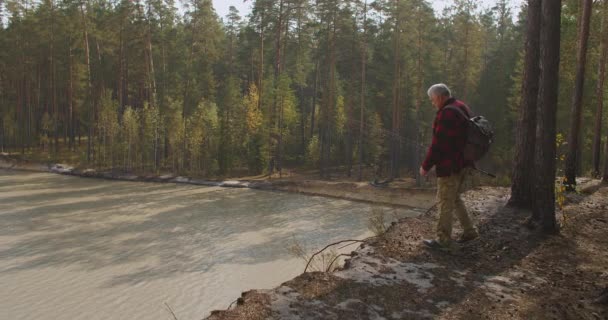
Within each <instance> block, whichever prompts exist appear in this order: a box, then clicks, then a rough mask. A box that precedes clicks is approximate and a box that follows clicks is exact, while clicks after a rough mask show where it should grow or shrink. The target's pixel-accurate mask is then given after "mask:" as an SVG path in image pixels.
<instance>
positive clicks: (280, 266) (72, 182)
mask: <svg viewBox="0 0 608 320" xmlns="http://www.w3.org/2000/svg"><path fill="white" fill-rule="evenodd" d="M370 212H371V207H370V205H365V204H361V203H354V202H350V201H345V200H335V199H328V198H321V197H309V196H302V195H295V194H287V193H279V192H264V191H256V190H249V189H226V188H216V187H199V186H188V185H176V184H153V183H134V182H115V181H106V180H96V179H84V178H76V177H68V176H59V175H53V174H45V173H23V172H12V171H2V170H0V313H1V314H2V315H1V316H0V318H2V319H86V320H95V319H172V316H171V314H170V313H169V311H168V310H167V305H168V306H170V307H171V309H173V311H174V312H175V314H176V315H177V317H178V318H179V319H180V320H184V319H201V318H202V317H205V316H207V315H208V313H209V312H210V311H211V310H214V309H225V308H226V307H228V305H229V304H230V302H231V301H233V300H234V299H236V298H237V297H239V296H240V293H241V292H242V291H245V290H248V289H252V288H258V289H262V288H272V287H274V286H277V285H279V284H280V283H282V282H284V281H286V280H289V279H291V278H293V277H294V276H296V275H298V274H299V273H301V272H302V269H303V268H304V264H305V263H304V262H303V261H301V260H299V259H297V258H295V257H293V256H292V255H291V254H290V253H289V252H288V250H287V247H288V246H289V245H290V244H291V243H293V240H294V239H296V240H297V241H298V242H299V243H301V244H303V245H304V246H305V247H307V248H309V250H310V251H312V250H314V249H318V248H319V247H322V246H323V245H325V244H327V243H330V242H332V241H337V240H341V239H347V238H363V237H365V236H369V235H370V232H369V231H368V229H367V221H368V218H369V215H370ZM389 212H392V210H391V211H389ZM412 213H413V212H407V211H401V212H398V213H397V214H398V215H399V216H404V215H407V214H412ZM353 249H354V247H353Z"/></svg>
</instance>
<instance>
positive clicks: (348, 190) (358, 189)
mask: <svg viewBox="0 0 608 320" xmlns="http://www.w3.org/2000/svg"><path fill="white" fill-rule="evenodd" d="M0 169H5V170H17V171H27V172H49V173H55V174H62V175H70V176H76V177H82V178H96V179H107V180H116V181H132V182H156V183H178V184H190V185H200V186H209V187H222V188H251V189H257V190H267V191H281V192H290V193H298V194H303V195H310V196H322V197H330V198H335V199H342V200H349V201H355V202H362V203H369V204H376V205H382V206H394V207H403V208H410V209H413V208H419V209H421V210H423V209H424V208H429V207H431V206H432V204H433V203H434V202H435V192H436V191H435V189H432V188H415V187H413V183H410V184H409V186H408V185H407V184H406V186H398V187H386V188H378V187H373V186H371V185H370V184H369V183H367V182H350V181H322V180H313V179H302V178H297V179H293V178H284V179H272V180H270V179H266V180H259V179H257V180H225V181H213V180H204V179H197V178H190V177H185V176H176V175H170V174H167V175H152V174H150V175H134V174H122V173H114V172H110V171H97V170H95V169H81V168H75V167H73V166H70V165H66V164H58V163H57V164H48V165H44V164H39V163H24V162H20V161H17V160H15V159H10V158H8V157H7V156H3V155H2V156H0Z"/></svg>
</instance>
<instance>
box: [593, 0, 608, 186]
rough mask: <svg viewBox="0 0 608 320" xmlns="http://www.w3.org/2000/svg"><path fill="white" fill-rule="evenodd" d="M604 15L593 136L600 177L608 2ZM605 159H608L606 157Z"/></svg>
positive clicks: (595, 173) (594, 155) (596, 174)
mask: <svg viewBox="0 0 608 320" xmlns="http://www.w3.org/2000/svg"><path fill="white" fill-rule="evenodd" d="M603 5H604V8H603V12H604V14H603V15H602V28H601V31H602V33H601V34H602V35H603V36H602V37H601V39H600V61H599V63H598V68H597V69H598V72H597V73H598V75H597V87H596V90H595V97H596V99H597V111H596V112H595V130H594V135H593V175H594V176H596V177H597V176H599V175H600V153H601V144H602V114H603V109H604V80H605V77H606V58H607V57H608V20H606V15H607V14H608V9H607V8H608V1H604V2H603ZM605 157H608V156H606V155H605Z"/></svg>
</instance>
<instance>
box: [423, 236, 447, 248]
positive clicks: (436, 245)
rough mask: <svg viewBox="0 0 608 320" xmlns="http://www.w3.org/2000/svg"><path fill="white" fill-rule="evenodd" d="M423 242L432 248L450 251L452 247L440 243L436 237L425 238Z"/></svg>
mask: <svg viewBox="0 0 608 320" xmlns="http://www.w3.org/2000/svg"><path fill="white" fill-rule="evenodd" d="M422 243H423V244H424V245H425V246H427V247H428V248H431V249H438V250H441V251H450V247H448V246H444V245H443V244H441V243H439V241H437V240H435V239H425V240H422Z"/></svg>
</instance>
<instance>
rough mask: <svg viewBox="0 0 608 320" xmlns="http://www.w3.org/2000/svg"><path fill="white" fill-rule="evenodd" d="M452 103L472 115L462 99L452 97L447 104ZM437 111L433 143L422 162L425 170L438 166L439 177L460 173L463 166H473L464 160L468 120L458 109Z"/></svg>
mask: <svg viewBox="0 0 608 320" xmlns="http://www.w3.org/2000/svg"><path fill="white" fill-rule="evenodd" d="M448 105H452V106H455V107H457V108H461V109H463V111H465V114H467V115H469V116H471V115H472V114H471V109H469V107H468V106H467V105H465V104H464V103H463V102H462V101H460V100H456V99H454V98H450V99H449V100H448V101H447V102H446V104H445V106H448ZM445 106H443V107H442V108H441V109H439V110H438V111H437V115H436V116H435V121H434V122H433V144H432V145H431V146H430V147H429V150H428V152H427V154H426V159H425V160H424V162H423V163H422V168H423V169H424V170H425V171H429V170H431V168H433V166H435V167H436V172H437V176H438V177H447V176H450V175H451V174H452V173H458V172H460V170H462V168H464V167H468V166H472V165H473V164H472V163H467V162H466V161H465V160H464V154H463V150H464V146H465V144H466V121H467V119H464V118H463V117H462V116H461V115H460V114H459V113H458V112H457V111H456V110H451V109H444V108H445Z"/></svg>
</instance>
